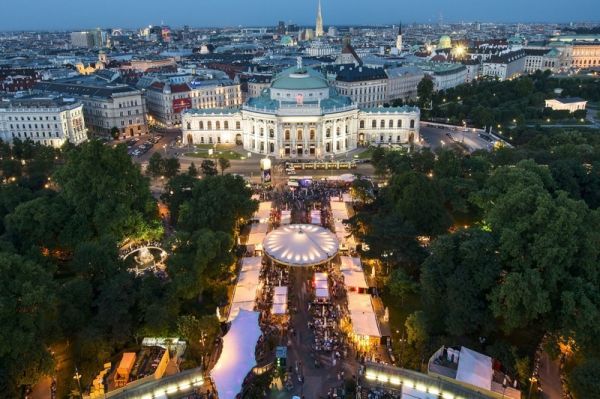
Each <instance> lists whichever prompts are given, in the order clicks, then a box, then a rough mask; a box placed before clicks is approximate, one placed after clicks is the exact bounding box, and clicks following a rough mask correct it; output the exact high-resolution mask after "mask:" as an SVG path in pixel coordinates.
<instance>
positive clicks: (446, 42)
mask: <svg viewBox="0 0 600 399" xmlns="http://www.w3.org/2000/svg"><path fill="white" fill-rule="evenodd" d="M438 47H439V48H450V47H452V39H450V36H448V35H444V36H442V37H440V41H439V46H438Z"/></svg>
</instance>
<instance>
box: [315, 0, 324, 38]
mask: <svg viewBox="0 0 600 399" xmlns="http://www.w3.org/2000/svg"><path fill="white" fill-rule="evenodd" d="M324 34H325V32H324V31H323V15H322V14H321V0H319V9H318V10H317V23H316V26H315V37H321V36H323V35H324Z"/></svg>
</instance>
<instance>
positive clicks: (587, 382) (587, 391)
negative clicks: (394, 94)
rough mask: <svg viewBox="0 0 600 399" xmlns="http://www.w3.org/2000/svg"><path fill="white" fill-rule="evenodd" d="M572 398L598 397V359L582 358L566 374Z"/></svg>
mask: <svg viewBox="0 0 600 399" xmlns="http://www.w3.org/2000/svg"><path fill="white" fill-rule="evenodd" d="M567 384H568V386H569V390H570V391H571V394H573V398H574V399H600V360H599V359H597V358H593V357H592V358H587V359H584V360H583V361H582V362H581V363H580V364H578V365H577V366H575V367H574V368H573V370H572V371H571V372H570V373H569V374H568V376H567Z"/></svg>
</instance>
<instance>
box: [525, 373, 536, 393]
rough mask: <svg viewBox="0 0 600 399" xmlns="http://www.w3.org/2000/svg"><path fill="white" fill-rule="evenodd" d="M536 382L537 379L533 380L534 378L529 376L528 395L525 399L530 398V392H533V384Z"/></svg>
mask: <svg viewBox="0 0 600 399" xmlns="http://www.w3.org/2000/svg"><path fill="white" fill-rule="evenodd" d="M536 382H537V378H535V376H533V375H532V376H531V377H530V378H529V394H527V399H530V398H531V391H532V390H533V384H535V383H536Z"/></svg>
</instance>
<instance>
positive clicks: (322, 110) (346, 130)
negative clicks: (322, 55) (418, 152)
mask: <svg viewBox="0 0 600 399" xmlns="http://www.w3.org/2000/svg"><path fill="white" fill-rule="evenodd" d="M419 118H420V111H419V109H418V108H416V107H398V108H369V109H360V108H359V107H358V106H357V104H356V103H354V102H352V101H351V100H350V99H349V98H348V97H344V96H339V95H338V94H337V92H336V91H335V90H334V89H331V88H330V87H329V86H328V83H327V81H326V79H325V78H324V76H322V75H321V74H320V73H318V72H315V71H314V70H310V69H304V68H302V67H301V65H300V66H299V68H296V69H293V68H292V71H290V70H288V71H284V72H283V73H282V74H280V75H278V77H276V78H275V79H274V80H273V82H272V84H271V88H270V89H269V90H267V91H265V92H263V93H262V95H261V96H260V97H259V98H253V99H249V100H248V102H247V103H246V104H244V106H243V107H241V108H240V109H237V110H233V109H229V110H227V109H207V110H188V111H186V112H185V113H184V114H183V116H182V121H183V123H182V141H183V143H184V144H219V143H223V144H227V143H234V142H241V143H242V144H243V146H244V149H246V150H247V151H251V152H255V153H260V154H265V155H271V156H274V157H277V158H323V157H327V156H333V155H340V154H344V153H346V152H348V151H351V150H353V149H355V148H357V147H358V146H359V145H367V144H369V143H382V144H397V145H404V144H409V143H411V142H413V141H417V140H419Z"/></svg>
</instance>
